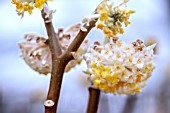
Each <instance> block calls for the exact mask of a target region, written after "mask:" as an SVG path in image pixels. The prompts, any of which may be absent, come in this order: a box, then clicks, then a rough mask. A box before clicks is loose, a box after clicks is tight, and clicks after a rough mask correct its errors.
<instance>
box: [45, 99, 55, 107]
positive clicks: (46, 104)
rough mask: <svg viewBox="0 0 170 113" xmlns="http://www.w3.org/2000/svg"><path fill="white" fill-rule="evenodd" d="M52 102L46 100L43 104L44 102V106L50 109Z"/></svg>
mask: <svg viewBox="0 0 170 113" xmlns="http://www.w3.org/2000/svg"><path fill="white" fill-rule="evenodd" d="M54 104H55V103H54V101H52V100H46V101H45V102H44V106H45V107H52V106H54Z"/></svg>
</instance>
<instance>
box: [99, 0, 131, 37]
mask: <svg viewBox="0 0 170 113" xmlns="http://www.w3.org/2000/svg"><path fill="white" fill-rule="evenodd" d="M97 12H98V13H99V14H100V18H99V22H97V24H96V27H97V28H99V29H101V30H103V32H104V34H106V36H107V37H108V38H113V37H115V36H116V35H117V34H123V33H124V29H123V23H124V25H125V27H127V26H128V25H129V24H130V21H129V17H130V15H131V14H133V13H134V11H133V10H121V9H120V8H119V6H116V7H114V8H112V4H111V3H110V1H109V2H108V1H105V2H103V3H102V4H100V5H99V6H98V8H97Z"/></svg>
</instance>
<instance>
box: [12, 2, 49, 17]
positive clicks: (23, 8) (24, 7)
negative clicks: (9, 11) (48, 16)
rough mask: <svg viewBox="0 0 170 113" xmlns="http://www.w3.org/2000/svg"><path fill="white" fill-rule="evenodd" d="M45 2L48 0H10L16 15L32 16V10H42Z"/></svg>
mask: <svg viewBox="0 0 170 113" xmlns="http://www.w3.org/2000/svg"><path fill="white" fill-rule="evenodd" d="M47 1H49V0H12V3H13V4H15V5H16V10H17V12H18V13H20V14H21V13H24V12H28V13H29V14H32V11H33V9H34V8H39V9H42V8H43V5H44V4H45V2H47Z"/></svg>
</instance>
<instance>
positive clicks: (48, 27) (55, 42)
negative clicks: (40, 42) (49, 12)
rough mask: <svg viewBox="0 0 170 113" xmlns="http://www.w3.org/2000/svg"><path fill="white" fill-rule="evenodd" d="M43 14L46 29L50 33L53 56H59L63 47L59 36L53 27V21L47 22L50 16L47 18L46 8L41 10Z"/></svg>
mask: <svg viewBox="0 0 170 113" xmlns="http://www.w3.org/2000/svg"><path fill="white" fill-rule="evenodd" d="M41 14H42V18H43V19H44V23H45V27H46V31H47V34H48V39H49V47H50V50H51V53H52V58H53V57H56V56H59V55H61V54H62V52H61V47H60V43H59V40H58V38H57V37H56V36H57V35H56V33H55V30H54V27H53V23H52V22H48V23H46V21H47V20H49V19H48V18H46V17H45V16H46V13H45V12H44V10H42V11H41Z"/></svg>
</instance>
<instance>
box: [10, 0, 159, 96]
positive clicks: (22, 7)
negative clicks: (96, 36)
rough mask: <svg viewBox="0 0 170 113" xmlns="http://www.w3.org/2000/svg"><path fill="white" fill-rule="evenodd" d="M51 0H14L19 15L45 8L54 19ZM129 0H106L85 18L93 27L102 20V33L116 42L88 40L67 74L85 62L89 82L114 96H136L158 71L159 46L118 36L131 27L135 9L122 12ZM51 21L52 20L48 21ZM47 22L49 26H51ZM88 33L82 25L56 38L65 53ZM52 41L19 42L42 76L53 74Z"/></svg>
mask: <svg viewBox="0 0 170 113" xmlns="http://www.w3.org/2000/svg"><path fill="white" fill-rule="evenodd" d="M47 1H49V0H13V4H15V5H16V9H17V12H18V13H19V14H24V12H26V11H28V13H30V14H31V13H32V10H33V9H34V8H35V7H36V8H40V9H42V8H44V10H45V11H46V14H47V15H46V16H47V17H48V18H49V20H51V19H52V13H53V12H54V11H52V10H50V9H49V7H47V6H46V5H45V2H47ZM127 2H128V0H124V1H123V2H122V3H121V4H119V5H117V6H114V5H113V2H112V1H111V0H103V2H102V3H101V4H100V5H99V6H98V7H97V8H96V10H95V14H93V15H91V16H89V17H88V18H84V19H83V21H82V23H86V25H87V26H89V22H90V20H92V19H96V18H98V21H97V23H96V25H95V27H96V28H97V29H100V30H102V32H103V33H104V34H105V36H106V38H108V40H112V43H109V42H108V43H105V44H100V43H99V42H97V41H96V42H95V43H94V45H93V46H90V45H89V44H88V40H85V41H84V42H83V43H82V45H81V46H80V48H79V49H78V50H77V52H73V53H72V55H73V56H74V60H71V61H70V62H69V63H68V64H67V66H66V68H65V72H67V71H69V70H70V69H71V68H73V67H75V66H76V65H77V64H80V63H81V61H82V60H83V59H84V60H85V62H86V64H87V70H86V71H84V72H85V73H86V74H87V75H88V78H89V79H88V80H90V82H91V83H92V87H94V88H97V89H100V90H102V91H104V92H106V93H112V94H135V93H139V92H140V91H141V88H143V87H144V86H145V85H146V82H147V80H148V78H149V77H151V75H152V72H153V70H154V68H155V66H154V63H153V57H154V54H153V49H154V47H155V46H156V44H153V45H150V46H146V45H144V42H143V41H142V40H140V39H137V40H136V41H135V42H132V43H129V44H127V43H125V42H124V41H122V40H120V39H119V38H118V37H116V36H117V35H118V34H123V33H124V27H127V26H128V25H129V24H130V20H129V19H130V16H131V14H133V13H134V11H133V10H126V9H121V6H122V5H126V3H127ZM48 22H49V21H48ZM48 22H47V23H48ZM80 30H81V31H82V32H87V29H86V28H85V27H83V26H81V24H76V25H74V26H71V27H69V28H68V29H65V30H64V29H59V30H58V32H57V33H56V37H57V38H58V39H59V42H60V46H61V51H62V52H65V51H66V50H67V49H68V46H69V45H70V43H71V42H72V40H73V39H74V38H75V36H76V35H77V33H78V32H79V31H80ZM48 44H49V43H48V40H47V39H46V38H44V37H42V36H39V35H37V34H33V33H28V34H26V35H25V40H24V41H23V42H20V43H19V46H20V48H21V51H22V56H23V58H24V60H25V62H26V63H27V64H28V65H29V66H30V67H31V68H32V69H34V70H35V71H37V72H39V73H41V74H45V75H46V74H48V73H51V68H52V63H51V62H52V60H51V52H50V49H49V45H48Z"/></svg>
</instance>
